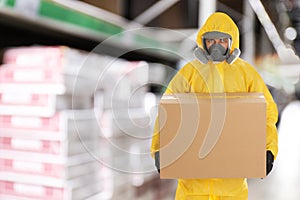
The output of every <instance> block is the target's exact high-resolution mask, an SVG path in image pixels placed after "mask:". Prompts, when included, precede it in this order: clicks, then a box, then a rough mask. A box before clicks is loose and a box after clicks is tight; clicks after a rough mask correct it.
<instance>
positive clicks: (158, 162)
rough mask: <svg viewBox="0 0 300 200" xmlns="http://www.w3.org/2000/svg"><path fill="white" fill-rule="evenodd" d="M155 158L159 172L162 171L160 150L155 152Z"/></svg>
mask: <svg viewBox="0 0 300 200" xmlns="http://www.w3.org/2000/svg"><path fill="white" fill-rule="evenodd" d="M154 160H155V166H156V169H157V171H158V173H160V161H159V151H157V152H155V155H154Z"/></svg>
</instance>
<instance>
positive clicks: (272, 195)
mask: <svg viewBox="0 0 300 200" xmlns="http://www.w3.org/2000/svg"><path fill="white" fill-rule="evenodd" d="M299 119H300V102H299V101H295V102H292V103H290V104H289V105H288V106H287V107H286V108H285V110H284V111H283V114H282V121H281V124H280V125H279V141H278V142H279V154H278V158H277V160H276V161H275V166H274V168H273V171H272V172H271V174H270V176H269V177H267V178H266V179H263V180H259V179H256V180H249V181H248V183H249V200H283V199H284V200H299V199H300V190H299V186H300V173H299V169H300V153H299V152H300V123H299Z"/></svg>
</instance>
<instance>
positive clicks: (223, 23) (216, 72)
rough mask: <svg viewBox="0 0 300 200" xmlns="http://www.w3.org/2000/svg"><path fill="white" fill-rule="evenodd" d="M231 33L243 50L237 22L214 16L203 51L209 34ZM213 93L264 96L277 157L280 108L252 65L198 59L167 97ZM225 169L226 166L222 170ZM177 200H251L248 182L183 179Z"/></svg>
mask: <svg viewBox="0 0 300 200" xmlns="http://www.w3.org/2000/svg"><path fill="white" fill-rule="evenodd" d="M212 31H217V32H222V33H227V34H229V35H230V36H231V38H232V43H231V48H230V52H232V51H233V49H235V48H239V31H238V28H237V26H236V24H235V23H234V22H233V20H232V19H231V18H230V17H229V16H228V15H226V14H224V13H214V14H212V15H211V16H210V17H209V18H208V19H207V21H206V22H205V24H204V25H203V27H202V28H201V29H200V31H199V32H198V36H197V44H198V46H199V47H200V48H203V40H202V36H203V34H205V33H206V32H212ZM188 92H196V93H203V92H204V93H210V92H262V93H263V94H264V96H265V99H266V104H267V124H266V125H267V142H266V150H270V151H271V152H272V153H273V155H274V157H275V158H276V156H277V151H278V146H277V129H276V126H275V124H276V122H277V117H278V112H277V107H276V104H275V103H274V101H273V98H272V96H271V94H270V93H269V90H268V88H267V87H266V85H265V83H264V81H263V80H262V78H261V77H260V75H259V74H258V72H257V71H256V70H255V69H254V67H252V66H251V65H250V64H249V63H247V62H246V61H244V60H242V59H241V58H237V59H236V60H235V61H234V62H233V63H232V64H228V63H227V61H226V60H225V61H223V62H219V63H213V62H211V61H209V62H208V63H207V64H202V63H200V62H199V61H198V60H197V59H196V60H193V61H191V62H189V63H187V64H186V65H185V66H184V67H183V68H181V69H180V70H179V71H178V73H177V74H176V75H175V76H174V78H173V79H172V80H171V81H170V83H169V85H168V87H167V89H166V91H165V93H166V94H170V93H188ZM157 151H159V127H158V123H156V125H155V128H154V135H153V139H152V146H151V152H152V155H153V154H154V153H155V152H157ZM220 167H222V166H220ZM175 199H176V200H185V199H186V200H201V199H203V200H204V199H206V200H208V199H234V200H239V199H240V200H246V199H248V186H247V181H246V179H244V178H238V179H215V178H214V179H179V180H178V186H177V191H176V198H175Z"/></svg>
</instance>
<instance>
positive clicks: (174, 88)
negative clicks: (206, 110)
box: [150, 64, 191, 157]
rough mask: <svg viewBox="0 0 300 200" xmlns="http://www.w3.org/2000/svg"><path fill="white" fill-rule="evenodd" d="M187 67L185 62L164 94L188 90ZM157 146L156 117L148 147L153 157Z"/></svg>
mask: <svg viewBox="0 0 300 200" xmlns="http://www.w3.org/2000/svg"><path fill="white" fill-rule="evenodd" d="M189 67H191V66H189V64H187V65H185V66H184V67H183V68H181V69H180V70H179V71H178V72H177V73H176V74H175V76H174V77H173V78H172V80H171V81H170V83H169V85H168V87H167V89H166V91H165V93H164V94H173V93H183V92H189V79H188V77H189V73H187V71H188V70H187V68H189ZM159 146H160V142H159V120H158V118H156V120H155V124H154V130H153V137H152V144H151V149H150V151H151V155H152V157H154V154H155V152H157V151H159Z"/></svg>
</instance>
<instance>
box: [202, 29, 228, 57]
mask: <svg viewBox="0 0 300 200" xmlns="http://www.w3.org/2000/svg"><path fill="white" fill-rule="evenodd" d="M216 39H218V40H221V41H222V40H225V41H227V42H228V47H227V49H225V48H224V47H223V46H222V45H221V44H219V43H216V42H214V44H212V45H211V46H210V47H209V48H208V47H207V46H206V41H207V40H209V41H212V42H213V41H215V40H216ZM202 42H203V47H204V50H206V51H207V53H208V56H209V59H210V60H212V61H213V62H222V61H224V60H225V59H227V58H228V57H229V51H230V48H231V36H230V35H229V34H227V33H221V32H217V31H212V32H207V33H205V34H204V35H203V36H202Z"/></svg>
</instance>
